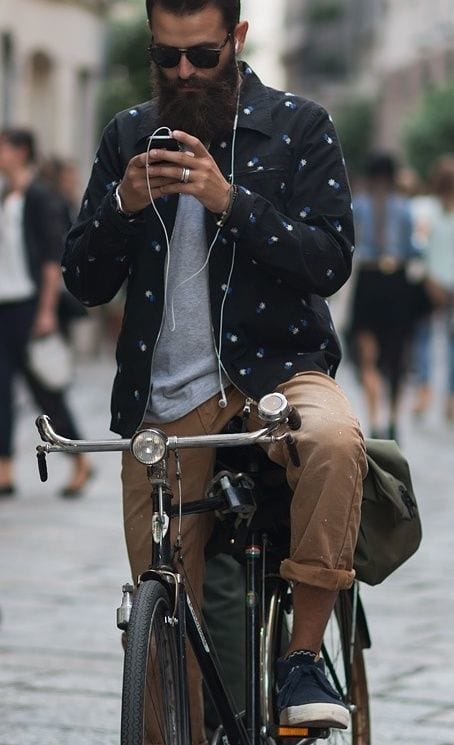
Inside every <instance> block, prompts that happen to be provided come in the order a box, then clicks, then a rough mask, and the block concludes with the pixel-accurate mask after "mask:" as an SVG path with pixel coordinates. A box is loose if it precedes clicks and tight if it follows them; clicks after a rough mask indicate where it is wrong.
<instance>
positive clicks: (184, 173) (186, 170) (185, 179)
mask: <svg viewBox="0 0 454 745" xmlns="http://www.w3.org/2000/svg"><path fill="white" fill-rule="evenodd" d="M190 173H191V171H190V170H189V168H183V170H182V172H181V179H180V181H181V183H182V184H187V183H188V181H189V176H190Z"/></svg>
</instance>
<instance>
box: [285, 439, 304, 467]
mask: <svg viewBox="0 0 454 745" xmlns="http://www.w3.org/2000/svg"><path fill="white" fill-rule="evenodd" d="M285 444H286V445H287V449H288V453H289V455H290V460H291V461H292V463H293V465H294V466H295V468H299V467H300V465H301V461H300V456H299V453H298V448H297V447H296V442H295V440H294V439H293V435H287V437H286V438H285Z"/></svg>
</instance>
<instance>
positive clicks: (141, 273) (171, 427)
mask: <svg viewBox="0 0 454 745" xmlns="http://www.w3.org/2000/svg"><path fill="white" fill-rule="evenodd" d="M239 6H240V2H239V0H148V2H147V12H148V19H149V25H150V31H151V35H152V41H151V47H150V53H151V59H152V70H153V73H154V80H155V85H156V92H157V96H156V97H155V98H153V99H152V100H151V101H149V102H147V103H144V104H141V105H140V106H137V107H135V108H133V109H130V110H129V111H125V112H122V113H120V114H118V115H117V116H116V117H115V118H114V120H113V121H112V122H111V123H110V124H109V125H108V126H107V128H106V130H105V132H104V134H103V138H102V142H101V145H100V148H99V151H98V153H97V157H96V160H95V164H94V168H93V172H92V176H91V179H90V182H89V184H88V188H87V192H86V195H85V197H84V201H83V204H82V208H81V212H80V215H79V218H78V220H77V222H76V225H75V226H74V228H73V229H72V231H71V232H70V234H69V237H68V241H67V247H66V252H65V256H64V259H63V266H64V276H65V280H66V283H67V285H68V287H69V289H70V290H71V291H72V292H73V293H74V294H75V295H76V297H78V298H79V299H80V300H81V301H82V302H83V303H85V304H87V305H96V304H99V303H105V302H108V301H109V300H110V299H111V298H112V297H113V296H114V295H115V293H116V292H117V291H118V289H119V288H120V287H121V285H122V284H123V282H125V281H127V298H126V307H125V315H124V321H123V326H122V330H121V333H120V337H119V342H118V348H117V362H118V369H117V374H116V378H115V382H114V388H113V395H112V423H111V428H112V429H113V431H115V432H118V433H120V434H121V435H122V436H123V437H131V435H132V434H133V433H134V432H135V431H136V430H137V429H138V428H141V427H144V426H152V425H155V426H158V427H159V428H161V429H163V430H164V431H166V432H168V433H170V434H172V435H189V434H191V435H196V434H202V433H204V434H205V433H216V432H220V431H221V430H222V429H223V428H224V427H225V425H226V424H227V422H228V421H229V420H230V419H231V418H232V417H233V416H235V415H237V414H238V413H239V412H241V410H242V407H243V404H244V400H245V397H246V396H248V397H250V398H252V399H254V400H257V399H258V398H260V396H261V395H263V394H265V393H269V392H271V391H273V390H277V391H280V392H282V393H284V394H285V395H286V396H287V398H288V399H289V402H290V403H291V405H293V406H296V408H297V409H298V410H299V412H300V414H301V417H302V427H301V431H300V432H299V433H297V435H296V439H297V447H298V450H299V454H300V459H301V464H302V465H301V467H299V468H296V467H295V466H294V465H293V464H292V462H291V460H290V459H289V454H288V451H287V448H286V447H285V446H282V447H281V445H276V446H274V445H273V446H272V447H270V448H269V450H268V455H269V456H270V458H271V459H272V460H274V461H275V462H277V463H279V464H280V465H282V466H283V467H285V468H286V472H287V479H288V481H289V484H290V486H291V488H292V490H293V492H294V496H293V502H292V507H291V530H292V537H291V550H290V557H289V558H288V559H286V560H285V561H283V562H282V564H281V574H282V576H283V577H285V578H286V579H288V580H291V581H292V582H293V583H294V600H293V602H294V629H293V634H292V639H291V641H290V646H289V649H288V651H287V654H286V655H285V657H284V658H283V659H282V660H280V661H279V662H278V671H277V677H278V684H279V689H280V693H279V699H278V705H279V707H280V717H281V721H282V722H283V723H288V724H291V725H293V724H312V725H314V726H317V725H320V726H321V725H328V726H331V727H338V728H345V727H346V726H347V725H348V722H349V712H348V710H347V708H346V707H345V706H344V705H343V704H342V703H341V701H340V700H339V699H338V696H337V694H336V693H335V692H334V691H333V690H332V689H331V688H330V686H329V684H328V682H327V680H326V677H325V675H324V667H323V661H322V660H321V659H320V656H319V653H320V647H321V641H322V637H323V632H324V629H325V626H326V623H327V620H328V617H329V615H330V613H331V610H332V608H333V605H334V602H335V600H336V597H337V593H338V591H339V590H340V589H342V588H347V587H349V586H350V585H351V583H352V582H353V578H354V570H353V566H352V564H353V551H354V547H355V543H356V537H357V531H358V525H359V516H360V504H361V496H362V481H363V478H364V476H365V472H366V460H365V452H364V443H363V439H362V436H361V433H360V430H359V426H358V423H357V420H356V418H355V417H354V416H353V414H352V412H351V409H350V406H349V403H348V402H347V400H346V398H345V396H344V394H343V392H342V391H341V390H340V388H339V386H338V385H337V384H336V383H335V381H334V375H335V372H336V369H337V366H338V363H339V359H340V348H339V343H338V340H337V337H336V333H335V330H334V327H333V324H332V320H331V317H330V314H329V310H328V307H327V304H326V302H325V300H324V299H323V298H324V297H327V296H329V295H331V294H333V293H334V292H336V291H337V290H338V289H339V288H340V287H341V286H342V284H343V283H344V282H345V281H346V280H347V278H348V276H349V274H350V271H351V256H352V250H353V245H352V244H353V228H352V211H351V198H350V193H349V188H348V183H347V177H346V174H345V169H344V165H343V159H342V154H341V150H340V146H339V143H338V140H337V136H336V133H335V130H334V128H333V124H332V121H331V119H330V117H328V115H327V114H326V112H325V111H324V110H323V109H322V108H321V107H320V106H318V105H317V104H315V103H313V102H311V101H308V100H306V99H304V98H299V97H297V96H295V95H292V94H290V93H283V92H281V91H276V90H273V89H270V88H266V87H265V86H264V85H263V84H262V83H261V82H260V80H259V79H258V78H257V77H256V75H255V74H254V73H253V71H252V70H251V68H250V67H249V66H248V65H247V64H245V63H238V62H237V54H238V53H240V52H241V50H242V48H243V46H244V43H245V39H246V34H247V30H248V23H247V22H246V21H244V20H243V21H240V7H239ZM163 126H165V127H168V128H170V130H171V131H172V134H173V137H174V138H175V139H176V140H177V141H178V143H179V144H180V147H181V150H180V151H178V152H173V151H170V150H167V151H162V150H157V149H154V148H153V142H152V140H151V142H150V138H152V135H153V134H154V133H156V132H157V130H158V128H159V127H163ZM169 236H170V238H169ZM180 458H181V461H182V472H183V474H184V478H183V499H184V500H187V501H189V500H191V499H195V498H198V497H200V494H201V493H203V492H204V485H206V484H207V483H208V482H209V480H210V478H211V475H212V470H213V461H214V453H213V452H211V451H208V450H205V449H202V450H183V451H182V453H181V454H180ZM171 468H173V466H172V467H171ZM122 479H123V499H124V519H125V532H126V541H127V546H128V553H129V559H130V563H131V567H132V574H133V577H134V579H136V578H137V576H138V575H139V574H140V572H141V571H143V570H144V569H145V568H146V566H147V562H148V559H149V555H150V535H149V533H150V523H151V504H150V500H149V486H148V482H147V478H146V473H145V469H144V468H143V466H139V464H138V463H137V462H136V461H135V460H134V458H133V457H132V455H131V454H129V453H125V454H124V457H123V470H122ZM171 480H172V486H173V487H174V488H175V490H176V491H177V486H176V484H177V480H176V476H175V473H171ZM211 525H212V523H211V518H209V517H206V516H197V517H195V518H185V520H184V526H183V545H184V554H185V567H186V573H187V575H188V577H189V582H190V586H191V587H192V590H193V592H194V594H195V596H196V598H197V600H198V601H200V597H201V592H202V582H203V565H204V546H205V544H206V541H207V539H208V537H209V534H210V530H211ZM303 621H304V623H303ZM190 668H191V669H190V676H191V683H190V691H191V694H192V700H191V714H192V722H193V729H192V732H193V742H194V743H197V745H199V743H204V742H206V740H205V735H204V731H203V717H202V714H201V709H200V681H199V679H198V673H197V672H196V671H195V670H194V669H193V665H191V666H190Z"/></svg>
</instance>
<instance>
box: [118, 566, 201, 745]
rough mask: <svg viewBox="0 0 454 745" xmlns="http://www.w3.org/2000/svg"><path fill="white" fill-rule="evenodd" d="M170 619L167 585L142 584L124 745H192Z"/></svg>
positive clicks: (126, 691) (128, 658)
mask: <svg viewBox="0 0 454 745" xmlns="http://www.w3.org/2000/svg"><path fill="white" fill-rule="evenodd" d="M171 616H172V609H171V607H170V601H169V595H168V592H167V590H166V589H165V587H164V586H163V585H162V584H161V583H160V582H158V581H155V580H148V581H146V582H143V583H142V584H140V585H139V587H138V589H137V592H136V594H135V597H134V601H133V605H132V609H131V618H130V620H129V624H128V629H127V637H126V651H125V660H124V669H123V692H122V709H121V745H149V743H151V742H156V741H157V738H159V741H160V742H162V745H187V743H185V742H184V739H183V738H184V731H185V730H184V722H185V717H186V708H185V705H184V702H183V701H182V700H181V693H180V689H179V685H178V681H179V676H180V674H181V672H180V664H179V659H178V654H177V640H176V631H175V627H174V626H172V625H171V624H169V623H168V619H169V618H170V617H171ZM152 732H153V733H154V738H153V737H152V735H151V733H152ZM158 733H159V734H158Z"/></svg>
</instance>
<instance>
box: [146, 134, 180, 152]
mask: <svg viewBox="0 0 454 745" xmlns="http://www.w3.org/2000/svg"><path fill="white" fill-rule="evenodd" d="M151 149H155V150H160V149H164V150H175V151H178V150H180V144H179V142H178V141H177V140H176V139H175V138H174V137H171V136H170V135H155V136H154V137H152V138H151V143H150V150H151Z"/></svg>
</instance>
